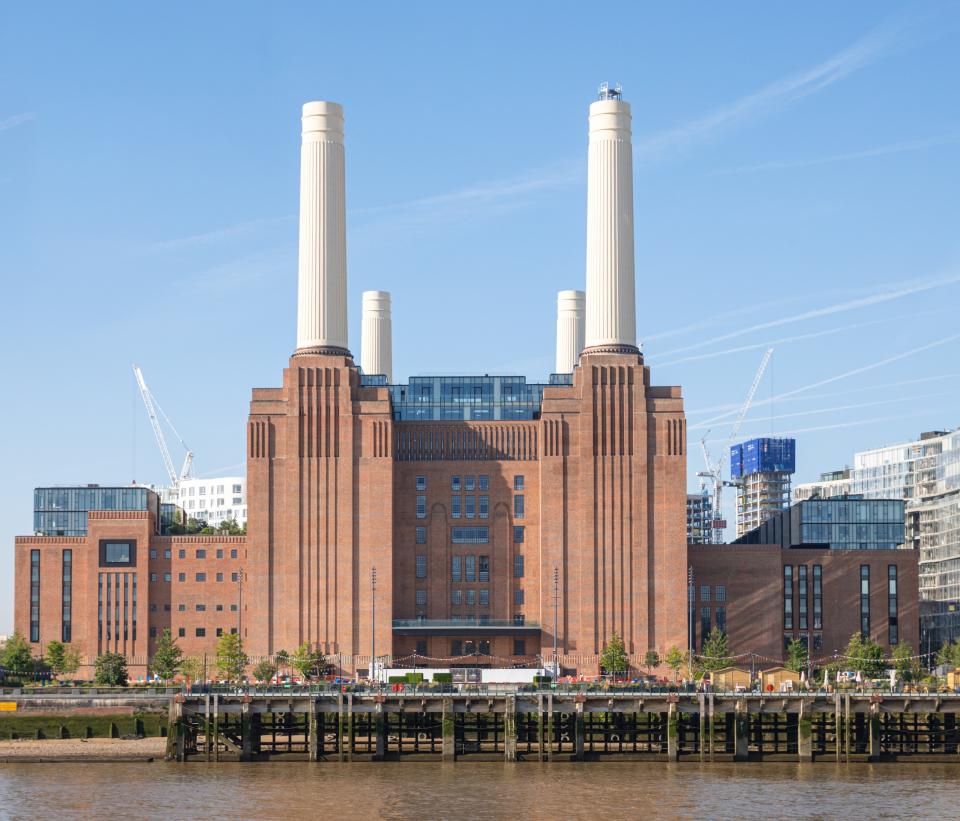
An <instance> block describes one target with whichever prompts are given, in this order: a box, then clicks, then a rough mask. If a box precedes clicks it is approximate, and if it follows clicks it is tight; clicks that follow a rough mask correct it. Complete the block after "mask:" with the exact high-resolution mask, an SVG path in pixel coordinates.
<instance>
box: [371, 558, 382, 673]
mask: <svg viewBox="0 0 960 821" xmlns="http://www.w3.org/2000/svg"><path fill="white" fill-rule="evenodd" d="M376 659H377V568H375V567H374V568H371V570H370V677H371V678H373V676H374V667H373V665H374V664H375V663H376ZM379 681H380V676H379V675H378V676H377V682H378V683H379Z"/></svg>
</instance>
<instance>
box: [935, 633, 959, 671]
mask: <svg viewBox="0 0 960 821" xmlns="http://www.w3.org/2000/svg"><path fill="white" fill-rule="evenodd" d="M937 664H938V665H940V666H946V667H960V639H957V640H956V641H955V642H953V643H952V644H945V645H943V647H941V648H940V652H939V653H937Z"/></svg>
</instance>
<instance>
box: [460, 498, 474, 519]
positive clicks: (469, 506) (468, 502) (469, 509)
mask: <svg viewBox="0 0 960 821" xmlns="http://www.w3.org/2000/svg"><path fill="white" fill-rule="evenodd" d="M463 503H464V512H465V514H466V517H467V518H468V519H475V518H476V517H477V497H476V496H464V497H463Z"/></svg>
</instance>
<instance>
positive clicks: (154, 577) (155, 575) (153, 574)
mask: <svg viewBox="0 0 960 821" xmlns="http://www.w3.org/2000/svg"><path fill="white" fill-rule="evenodd" d="M156 580H157V574H156V573H151V574H150V581H152V582H155V581H156Z"/></svg>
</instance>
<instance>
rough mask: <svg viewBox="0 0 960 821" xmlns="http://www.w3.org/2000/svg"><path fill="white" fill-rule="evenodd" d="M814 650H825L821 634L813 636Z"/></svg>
mask: <svg viewBox="0 0 960 821" xmlns="http://www.w3.org/2000/svg"><path fill="white" fill-rule="evenodd" d="M813 649H814V650H822V649H823V635H822V634H821V633H814V634H813Z"/></svg>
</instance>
